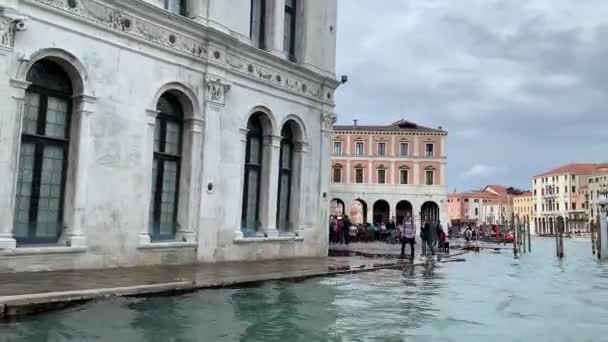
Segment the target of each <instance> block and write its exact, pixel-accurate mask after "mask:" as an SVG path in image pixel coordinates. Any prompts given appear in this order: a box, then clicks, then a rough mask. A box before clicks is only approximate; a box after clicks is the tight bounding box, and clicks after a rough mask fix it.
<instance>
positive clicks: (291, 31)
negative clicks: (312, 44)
mask: <svg viewBox="0 0 608 342" xmlns="http://www.w3.org/2000/svg"><path fill="white" fill-rule="evenodd" d="M283 49H284V50H285V53H286V54H287V57H288V58H289V60H291V61H294V62H295V60H296V56H295V52H296V0H286V1H285V31H284V33H283Z"/></svg>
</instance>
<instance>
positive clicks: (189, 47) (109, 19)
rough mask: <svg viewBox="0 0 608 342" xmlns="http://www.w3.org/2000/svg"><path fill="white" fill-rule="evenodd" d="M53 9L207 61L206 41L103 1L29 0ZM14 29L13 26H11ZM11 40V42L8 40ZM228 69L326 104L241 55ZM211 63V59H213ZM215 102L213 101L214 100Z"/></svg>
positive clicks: (318, 91)
mask: <svg viewBox="0 0 608 342" xmlns="http://www.w3.org/2000/svg"><path fill="white" fill-rule="evenodd" d="M32 1H36V2H38V3H41V4H44V5H47V6H50V7H53V8H55V9H58V10H61V11H64V12H67V13H70V14H72V15H76V16H78V17H81V18H83V19H86V20H89V21H92V22H94V23H97V24H99V25H103V26H105V27H107V28H109V29H112V30H115V31H118V32H122V33H126V34H128V35H131V36H133V37H135V38H139V39H142V40H145V41H148V42H151V43H154V44H157V45H160V46H164V47H167V48H170V49H173V50H176V51H179V52H182V53H185V54H188V55H191V56H194V57H196V58H201V59H206V58H207V55H208V51H207V46H206V42H205V41H203V40H202V39H200V40H198V39H194V38H191V37H189V36H186V35H184V34H182V33H181V32H178V31H172V30H170V29H168V28H166V27H164V26H163V25H162V24H159V23H156V22H153V21H151V20H144V19H142V18H141V17H136V16H133V15H131V14H129V13H128V12H126V11H124V10H122V9H118V8H114V7H112V5H110V4H109V3H107V2H104V1H102V0H32ZM3 24H4V25H5V24H6V23H5V22H3V21H2V22H0V30H2V31H0V32H2V33H4V31H5V26H2V25H3ZM12 27H14V26H12ZM11 30H12V31H11V32H10V33H8V34H6V35H5V34H3V35H2V39H3V40H2V42H3V45H4V40H5V36H6V37H7V38H9V37H10V38H11V39H12V35H13V33H14V28H11ZM7 38H6V40H7V41H10V40H11V39H7ZM225 58H226V64H227V66H228V67H229V68H230V69H231V70H233V71H236V72H238V73H239V74H242V75H245V76H247V77H251V78H254V79H257V80H261V81H263V82H265V83H267V84H271V85H274V86H279V87H281V88H283V89H286V90H289V91H291V92H294V93H297V94H299V95H303V96H306V97H309V98H312V99H315V100H321V101H326V99H325V96H323V91H322V87H321V85H320V84H318V83H315V82H309V81H304V80H302V79H299V78H298V77H294V76H292V75H289V74H287V73H283V72H280V71H277V70H275V69H274V68H271V67H268V66H264V65H260V64H257V63H253V62H251V61H248V60H246V59H244V58H243V57H241V56H240V55H234V54H232V55H231V54H229V55H226V56H225ZM212 61H213V60H212ZM214 102H215V101H214Z"/></svg>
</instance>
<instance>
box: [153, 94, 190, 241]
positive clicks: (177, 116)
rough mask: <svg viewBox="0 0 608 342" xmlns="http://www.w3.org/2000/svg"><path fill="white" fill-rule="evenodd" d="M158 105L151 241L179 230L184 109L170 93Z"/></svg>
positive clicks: (172, 237)
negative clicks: (178, 210)
mask: <svg viewBox="0 0 608 342" xmlns="http://www.w3.org/2000/svg"><path fill="white" fill-rule="evenodd" d="M156 109H157V110H158V111H159V113H158V116H157V117H156V124H155V126H154V161H153V165H152V194H151V196H150V229H149V233H150V238H151V240H152V241H159V240H160V241H162V240H172V239H174V238H175V232H176V230H177V209H178V200H177V199H178V194H179V175H180V166H181V153H182V127H183V121H182V120H183V113H182V108H181V105H180V104H179V102H178V100H177V99H176V98H175V97H173V96H171V95H169V94H165V95H163V96H161V98H160V99H159V101H158V104H157V106H156Z"/></svg>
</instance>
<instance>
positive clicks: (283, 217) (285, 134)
mask: <svg viewBox="0 0 608 342" xmlns="http://www.w3.org/2000/svg"><path fill="white" fill-rule="evenodd" d="M293 147H294V138H293V131H292V130H291V127H290V125H289V124H286V125H285V126H283V129H282V130H281V154H280V161H279V196H278V199H277V229H278V230H279V231H287V230H290V225H291V224H292V222H291V221H290V217H289V212H290V209H291V207H290V206H291V183H292V178H293V157H294V154H293Z"/></svg>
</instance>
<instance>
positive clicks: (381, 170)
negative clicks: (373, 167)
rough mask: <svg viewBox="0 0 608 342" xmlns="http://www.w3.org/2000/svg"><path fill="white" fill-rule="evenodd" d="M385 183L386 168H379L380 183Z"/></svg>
mask: <svg viewBox="0 0 608 342" xmlns="http://www.w3.org/2000/svg"><path fill="white" fill-rule="evenodd" d="M385 183H386V170H385V169H379V170H378V184H385Z"/></svg>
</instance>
